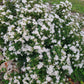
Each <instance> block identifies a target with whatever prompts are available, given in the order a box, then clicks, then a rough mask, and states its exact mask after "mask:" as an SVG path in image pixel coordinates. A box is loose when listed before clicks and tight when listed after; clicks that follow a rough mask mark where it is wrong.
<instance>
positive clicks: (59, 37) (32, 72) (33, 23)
mask: <svg viewBox="0 0 84 84" xmlns="http://www.w3.org/2000/svg"><path fill="white" fill-rule="evenodd" d="M71 7H72V4H71V3H70V2H68V1H65V2H61V3H60V4H55V5H53V6H52V7H51V8H50V6H49V4H48V3H46V4H43V2H42V0H13V1H12V0H11V1H7V2H4V5H3V6H1V7H0V45H1V47H2V48H3V56H4V57H5V59H4V60H5V61H8V60H12V61H13V62H14V63H16V65H17V68H18V70H19V72H15V71H14V72H11V70H10V69H9V70H8V71H7V72H11V73H10V74H8V73H7V72H6V73H5V74H4V79H5V80H7V83H9V84H63V83H64V82H65V81H67V76H68V77H70V76H71V77H72V75H73V73H74V72H75V71H76V69H77V68H78V69H81V70H83V69H84V39H83V38H84V35H83V33H82V31H81V30H82V26H83V21H82V19H83V18H79V14H72V13H71ZM72 78H73V77H72Z"/></svg>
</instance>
